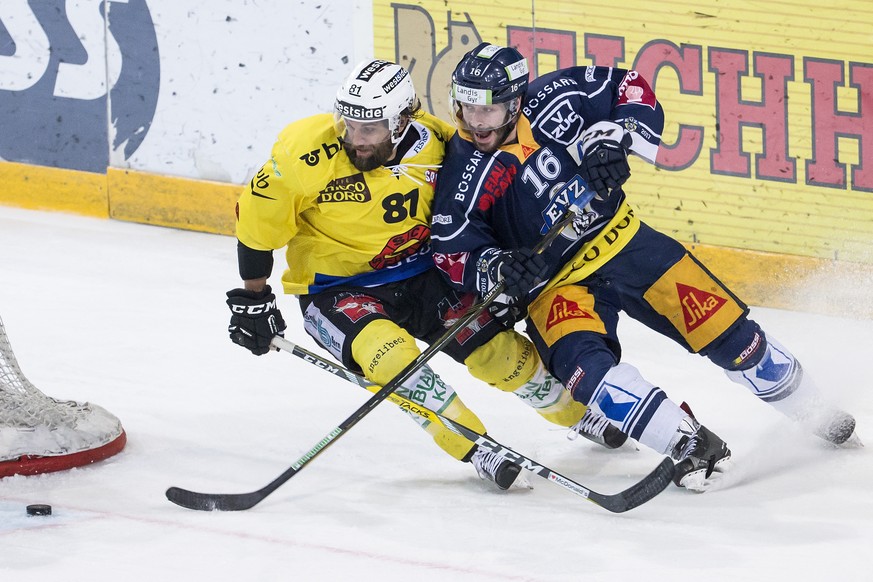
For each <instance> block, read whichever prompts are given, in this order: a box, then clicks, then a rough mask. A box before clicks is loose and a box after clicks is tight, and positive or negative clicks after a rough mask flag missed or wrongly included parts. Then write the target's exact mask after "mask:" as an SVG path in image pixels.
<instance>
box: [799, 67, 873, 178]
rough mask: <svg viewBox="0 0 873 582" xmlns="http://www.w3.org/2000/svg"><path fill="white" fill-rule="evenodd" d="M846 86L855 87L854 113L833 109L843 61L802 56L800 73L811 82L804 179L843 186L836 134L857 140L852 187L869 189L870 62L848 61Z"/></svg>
mask: <svg viewBox="0 0 873 582" xmlns="http://www.w3.org/2000/svg"><path fill="white" fill-rule="evenodd" d="M849 71H850V73H849V75H850V78H851V83H850V86H851V87H854V88H856V89H857V90H858V101H857V103H858V106H857V109H858V113H851V112H846V111H838V110H837V87H838V86H841V85H843V82H844V78H843V63H841V62H839V61H831V60H823V59H812V58H806V59H804V60H803V76H804V79H805V80H806V82H807V83H809V84H810V85H811V86H812V142H813V144H812V159H811V160H808V161H807V162H806V183H807V184H811V185H815V186H831V187H837V188H845V187H846V164H841V163H839V157H840V156H839V152H838V151H837V138H839V137H854V138H857V139H859V140H860V141H861V144H860V146H859V148H858V149H859V151H860V157H861V160H860V162H861V163H860V164H859V165H858V166H857V167H855V168H854V169H853V170H852V186H853V189H854V190H864V191H867V192H871V191H873V65H870V64H864V63H850V64H849Z"/></svg>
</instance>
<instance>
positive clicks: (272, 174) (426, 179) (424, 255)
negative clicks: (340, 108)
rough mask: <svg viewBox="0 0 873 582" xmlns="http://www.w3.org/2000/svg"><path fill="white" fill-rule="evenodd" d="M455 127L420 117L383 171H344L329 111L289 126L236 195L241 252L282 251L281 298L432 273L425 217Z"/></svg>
mask: <svg viewBox="0 0 873 582" xmlns="http://www.w3.org/2000/svg"><path fill="white" fill-rule="evenodd" d="M452 133H454V128H453V127H452V126H451V125H449V124H447V123H445V122H443V121H441V120H439V119H437V118H436V117H434V116H432V115H429V114H424V115H422V116H421V117H420V118H418V119H416V120H414V122H413V123H412V124H411V127H410V128H409V131H408V132H407V134H406V136H405V137H404V139H403V141H402V142H401V143H400V144H399V145H398V148H397V156H396V157H395V159H394V161H392V162H390V164H394V165H390V166H387V167H385V166H380V167H379V168H376V169H375V170H371V171H369V172H361V171H360V170H358V169H357V168H355V167H354V165H352V163H351V161H350V160H349V158H348V156H347V155H346V153H345V151H344V150H343V148H342V142H341V141H340V139H339V136H337V134H336V130H335V129H334V124H333V116H332V115H331V114H320V115H315V116H312V117H308V118H306V119H302V120H300V121H296V122H294V123H292V124H290V125H288V126H287V127H286V128H285V129H284V130H282V132H281V133H280V134H279V138H278V140H277V142H276V144H275V145H274V146H273V152H272V157H271V159H270V160H269V161H268V162H267V163H266V164H264V165H263V167H261V169H260V170H259V171H258V172H257V174H256V175H255V176H254V178H252V181H251V183H250V185H249V186H248V187H246V188H245V190H244V191H243V193H242V195H241V196H240V198H239V203H238V206H237V229H236V230H237V232H236V234H237V238H238V239H239V241H240V242H242V243H243V244H244V245H246V246H247V247H249V248H252V249H255V250H261V251H272V250H276V249H280V248H283V247H287V248H286V259H287V262H288V269H287V270H286V271H285V273H284V274H283V276H282V284H283V287H284V289H285V292H286V293H291V294H295V295H301V294H306V293H317V292H319V291H321V290H323V289H325V288H327V287H331V286H334V285H340V284H342V285H356V286H374V285H383V284H385V283H389V282H392V281H398V280H403V279H406V278H408V277H412V276H413V275H417V274H418V273H421V272H424V271H426V270H427V269H429V268H431V267H432V266H433V260H432V257H431V250H430V220H431V205H432V201H433V188H434V184H435V182H436V175H437V170H438V168H439V167H440V164H441V163H442V159H443V156H444V154H445V143H446V141H448V139H449V138H450V137H451V135H452Z"/></svg>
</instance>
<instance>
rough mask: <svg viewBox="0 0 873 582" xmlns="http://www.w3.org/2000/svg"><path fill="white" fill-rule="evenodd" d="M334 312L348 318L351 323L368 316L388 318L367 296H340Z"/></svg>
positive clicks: (375, 302)
mask: <svg viewBox="0 0 873 582" xmlns="http://www.w3.org/2000/svg"><path fill="white" fill-rule="evenodd" d="M333 309H334V311H336V312H338V313H342V314H343V315H345V316H346V317H348V318H349V319H350V320H351V322H352V323H357V322H358V320H360V319H361V318H364V317H367V316H368V315H373V314H379V315H384V316H385V317H388V315H387V314H386V313H385V309H384V308H383V307H382V304H381V303H379V302H378V301H376V299H374V298H373V297H370V296H369V295H360V294H352V293H347V294H343V295H342V296H340V298H339V299H338V300H337V302H336V304H335V305H334V306H333Z"/></svg>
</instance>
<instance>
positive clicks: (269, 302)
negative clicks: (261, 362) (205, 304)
mask: <svg viewBox="0 0 873 582" xmlns="http://www.w3.org/2000/svg"><path fill="white" fill-rule="evenodd" d="M227 306H228V307H229V308H230V312H231V314H232V315H231V316H230V325H228V326H227V332H228V334H229V335H230V340H231V341H232V342H233V343H235V344H237V345H240V346H243V347H244V348H246V349H247V350H249V351H251V352H252V353H253V354H255V355H256V356H261V355H263V354H266V353H267V352H269V351H270V342H271V341H273V338H274V337H276V336H277V335H282V334H283V332H284V331H285V328H286V326H285V320H284V319H283V318H282V313H281V312H280V311H279V309H278V308H277V307H276V296H275V295H273V290H272V289H270V286H269V285H267V286H266V287H264V289H263V290H261V291H249V290H248V289H234V290H232V291H228V292H227Z"/></svg>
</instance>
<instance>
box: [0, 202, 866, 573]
mask: <svg viewBox="0 0 873 582" xmlns="http://www.w3.org/2000/svg"><path fill="white" fill-rule="evenodd" d="M0 249H2V261H0V265H2V267H0V314H2V317H3V321H4V323H5V325H6V329H7V333H8V334H9V337H10V340H11V341H12V345H13V347H14V348H15V353H16V356H17V358H18V361H19V364H20V365H21V367H22V369H23V370H24V372H25V374H26V375H27V377H28V378H29V379H30V380H31V381H32V382H33V383H34V384H35V385H36V386H37V387H38V388H40V389H41V390H42V391H43V392H45V393H46V394H49V395H50V396H54V397H56V398H62V399H74V400H80V401H82V400H87V401H90V402H94V403H95V404H99V405H100V406H103V407H104V408H106V409H107V410H109V411H110V412H111V413H113V414H115V415H116V416H118V417H119V418H120V419H121V421H122V423H123V424H124V427H125V429H126V431H127V433H128V438H129V444H128V446H127V448H126V449H125V451H123V452H122V453H121V454H120V455H118V456H116V457H113V458H111V459H109V460H108V461H105V462H103V463H100V464H98V465H94V466H91V467H87V468H80V469H74V470H72V471H69V472H65V473H56V474H51V475H42V476H38V477H27V478H24V477H12V478H6V479H2V480H0V579H2V580H4V581H5V580H10V581H11V580H22V581H25V580H26V581H41V580H52V581H56V580H73V581H80V580H81V581H103V580H106V581H109V580H112V581H116V580H126V581H139V580H156V579H159V580H166V581H171V582H172V581H176V580H186V581H188V580H209V581H215V582H218V581H240V580H246V581H248V580H259V581H260V580H265V581H272V580H328V581H331V580H379V581H380V582H393V581H398V582H401V581H402V582H412V581H416V582H424V581H440V582H444V581H446V580H452V581H467V580H470V581H474V580H485V581H487V580H494V581H500V582H504V581H517V580H537V581H540V580H542V581H576V580H593V581H600V580H613V581H617V580H647V581H661V580H664V581H670V582H675V581H676V580H700V581H702V582H704V581H705V582H717V581H732V582H733V581H745V580H752V581H757V580H762V581H763V580H791V581H806V580H809V581H816V582H818V581H821V580H861V579H865V577H866V576H867V574H864V572H867V571H868V570H869V568H868V566H867V564H865V562H864V560H865V558H864V555H865V553H866V552H867V551H869V548H870V547H871V545H873V501H871V496H870V495H869V493H868V491H869V490H870V487H871V483H873V464H871V454H870V451H871V447H867V448H862V449H854V450H834V449H832V448H829V447H828V446H827V445H825V444H823V443H822V442H820V441H818V440H817V439H816V438H815V437H812V436H808V435H806V434H804V433H802V432H800V431H799V430H798V429H797V428H796V427H795V426H794V425H791V424H789V423H788V422H787V421H785V420H784V419H782V418H781V417H780V416H779V414H778V413H776V412H775V411H774V410H772V409H771V408H770V407H768V406H767V405H766V404H763V403H761V402H759V401H757V400H756V399H755V398H754V397H752V396H751V394H749V393H747V392H745V391H744V389H743V388H741V387H739V386H737V385H735V384H732V383H731V382H729V381H728V380H727V378H725V377H724V375H723V374H722V373H721V372H720V371H719V370H717V369H715V368H714V367H713V366H712V365H710V364H709V363H708V362H707V361H706V360H703V359H702V358H699V357H697V356H691V355H688V354H686V353H685V352H684V351H683V350H681V349H680V348H678V347H677V346H675V345H673V344H672V343H670V342H669V341H667V340H666V339H664V338H661V337H660V336H657V335H655V334H653V333H652V332H650V331H648V330H647V329H645V328H643V327H642V326H639V325H637V324H635V323H634V322H629V321H628V322H625V323H623V324H622V326H621V328H620V332H621V334H622V338H623V342H624V353H625V358H626V360H627V361H629V362H631V363H633V364H635V365H636V366H637V367H639V368H640V369H641V370H642V372H643V374H644V375H645V376H646V377H647V378H648V379H650V380H651V381H653V382H657V383H658V384H659V385H661V386H663V387H664V388H665V389H666V390H667V392H668V394H670V395H671V397H672V398H673V399H674V400H676V401H677V402H679V401H682V400H688V402H689V403H690V404H691V406H692V408H693V409H694V412H695V413H696V415H697V416H698V417H699V418H700V419H701V420H702V421H703V422H704V423H705V424H706V425H707V426H709V427H710V428H712V429H713V430H715V431H716V432H717V433H718V434H719V435H720V436H722V437H723V438H724V439H725V440H727V441H728V443H729V444H730V446H731V448H732V450H733V452H734V458H735V465H734V469H733V471H732V472H731V473H730V474H729V475H728V476H727V477H726V483H725V484H724V485H725V486H724V487H722V488H721V489H719V490H716V491H712V492H708V493H705V494H702V495H701V494H692V493H690V492H687V491H682V490H678V489H675V488H671V489H668V490H667V491H666V492H665V493H663V494H662V495H660V496H659V497H657V498H655V499H654V500H652V501H651V502H649V503H648V504H646V505H644V506H642V507H640V508H637V509H635V510H633V511H630V512H628V513H625V514H622V515H614V514H610V513H608V512H606V511H604V510H603V509H601V508H599V507H597V506H595V505H594V504H592V503H588V502H586V501H584V500H583V499H581V498H579V497H576V496H574V495H571V494H570V493H568V492H567V491H565V490H563V489H561V488H559V487H556V486H554V485H551V484H549V483H547V482H545V481H543V480H542V479H539V478H537V477H531V479H530V482H531V484H532V485H533V487H534V488H533V489H531V490H522V489H514V490H511V491H509V492H507V493H499V492H496V491H493V490H492V489H491V488H489V487H488V485H487V484H486V483H485V482H483V481H480V480H479V478H478V477H477V476H476V473H475V471H474V470H473V468H472V467H471V466H469V465H463V464H461V463H458V462H456V461H454V460H453V459H450V458H449V457H447V456H446V455H444V454H442V453H441V452H440V451H439V450H438V449H437V448H436V447H435V446H434V445H433V444H432V442H431V441H430V440H429V439H428V438H427V437H426V435H425V434H424V432H423V431H421V430H420V429H418V428H417V427H416V426H415V425H414V424H413V423H412V422H410V421H409V420H408V419H407V418H405V417H404V416H403V415H402V414H400V413H399V412H398V411H397V410H393V406H392V405H391V404H390V403H387V402H386V403H383V404H381V405H380V406H379V407H378V408H376V409H375V410H374V411H373V413H372V414H370V415H369V416H368V417H367V418H365V419H364V420H362V421H361V422H360V423H359V424H358V425H357V426H355V427H354V428H353V429H352V430H351V431H350V432H349V433H348V434H347V435H346V436H344V437H343V439H342V440H341V441H340V442H337V443H336V444H335V445H334V446H332V447H331V448H330V449H329V450H328V451H326V452H325V453H324V454H323V455H321V456H320V457H319V458H318V459H316V460H314V461H313V462H312V463H311V464H310V465H308V466H307V467H306V468H305V470H304V471H302V472H301V473H300V474H299V475H297V476H296V477H294V478H293V479H292V480H291V481H290V482H288V483H286V484H285V485H284V486H282V487H281V488H280V489H279V490H277V491H276V492H275V493H274V494H273V495H271V496H270V497H269V498H267V500H265V501H264V502H263V503H261V504H260V505H258V506H257V507H255V508H254V509H252V510H250V511H247V512H240V513H200V512H194V511H189V510H185V509H182V508H180V507H177V506H175V505H173V504H171V503H170V502H168V501H167V500H166V499H165V498H164V491H165V490H166V488H167V487H168V486H170V485H177V486H181V487H185V488H189V489H195V490H202V491H214V492H246V491H252V490H254V489H258V488H260V487H261V486H263V485H264V484H266V483H267V482H269V481H270V480H272V479H273V478H274V477H276V476H277V475H279V474H280V473H281V472H282V471H284V470H285V469H286V468H287V467H288V466H290V464H291V463H292V462H294V461H295V460H296V459H297V458H298V457H299V456H300V455H302V454H303V453H305V452H306V451H307V450H309V449H310V448H311V447H312V446H313V445H314V444H315V443H316V442H318V441H319V440H320V439H321V438H322V437H323V436H325V435H326V434H327V433H328V432H329V431H330V430H331V429H332V428H333V427H335V426H336V425H337V424H338V423H339V422H340V421H342V420H343V419H344V418H345V417H346V416H348V415H349V414H350V413H351V412H352V411H354V410H355V409H356V408H357V407H358V406H359V405H360V404H361V403H363V402H364V401H365V399H366V398H367V396H368V394H367V393H366V392H364V391H363V390H361V389H360V388H357V387H355V386H353V385H351V384H347V383H344V382H342V381H341V380H339V379H337V378H335V377H333V376H331V375H329V374H327V373H325V372H322V371H320V370H319V369H317V368H316V367H314V366H310V365H308V364H305V363H304V362H302V361H300V360H298V359H296V358H294V357H292V356H289V355H287V354H283V353H274V354H269V355H266V356H263V357H260V358H256V357H254V356H252V355H251V354H249V353H248V352H246V351H244V350H243V349H241V348H239V347H237V346H234V345H233V344H231V343H230V341H229V340H228V339H227V336H226V326H227V319H228V314H227V307H226V306H225V303H224V293H225V291H226V290H228V289H230V288H232V287H234V286H236V285H237V283H238V281H237V268H236V251H235V243H234V241H233V239H231V238H228V237H220V236H214V235H203V234H197V233H191V232H183V231H176V230H168V229H162V228H156V227H148V226H142V225H135V224H128V223H122V222H116V221H108V220H97V219H90V218H82V217H77V216H71V215H63V214H53V213H43V212H33V211H24V210H18V209H11V208H0ZM281 264H282V258H281V256H280V255H279V254H277V265H281ZM278 275H279V268H278V267H277V269H276V273H275V274H274V278H273V281H272V282H273V285H274V288H278V287H279V285H278ZM833 284H834V285H839V284H840V282H839V281H835V282H833ZM821 300H822V301H825V300H826V298H822V299H821ZM280 306H281V307H282V309H283V313H284V315H285V318H286V319H287V320H288V323H289V331H288V334H287V335H288V337H289V338H291V339H293V340H294V341H295V342H297V343H299V344H301V345H303V346H304V347H307V348H309V349H312V350H317V349H318V348H316V347H315V345H314V343H313V342H312V341H311V340H309V338H308V337H307V336H306V335H305V333H304V332H303V331H302V324H301V318H300V314H299V311H298V309H297V305H296V301H295V300H293V299H292V298H289V297H282V298H280ZM753 316H754V317H755V318H756V319H757V320H758V321H759V322H761V323H762V324H763V325H764V327H765V329H766V330H767V331H768V332H769V333H771V334H773V335H774V336H776V337H778V338H779V339H780V340H781V342H782V343H783V344H785V345H786V346H787V347H789V348H790V349H791V350H792V351H794V352H795V354H797V355H798V356H799V357H800V358H801V359H802V361H803V363H804V366H805V368H806V370H807V372H808V373H810V374H813V375H814V376H815V377H816V379H817V380H818V383H819V384H820V385H824V386H827V387H828V389H829V390H830V391H831V392H832V395H833V397H834V398H835V399H837V400H838V401H839V402H840V403H841V404H842V405H843V406H845V407H846V408H847V409H848V410H850V411H851V412H853V413H854V414H855V415H856V417H857V419H858V423H859V433H860V435H861V437H862V439H863V438H864V436H865V434H867V435H869V434H873V433H870V429H869V428H868V427H871V426H873V399H871V395H870V390H871V381H870V373H869V367H868V364H869V362H870V360H869V357H870V349H871V346H873V321H869V320H862V321H852V320H849V319H840V318H834V317H825V316H820V315H811V314H807V313H795V312H787V311H777V310H772V309H760V308H756V309H754V310H753ZM434 367H435V369H437V371H438V372H440V373H441V375H442V376H443V377H444V378H445V379H446V380H447V381H449V382H450V383H452V384H453V385H454V386H455V387H456V388H457V389H458V390H459V391H460V392H461V393H462V395H463V397H464V400H465V401H466V402H467V404H468V405H469V406H470V407H471V408H472V409H473V410H475V411H476V412H477V413H478V414H479V416H480V417H481V418H482V419H483V420H484V422H485V424H486V425H487V426H488V430H489V432H490V433H491V434H492V435H493V436H494V437H495V438H497V439H498V440H499V441H501V442H504V443H505V444H507V445H509V446H512V447H514V448H515V449H517V450H519V451H521V452H524V453H526V454H528V455H529V456H531V457H533V458H534V459H537V460H539V461H541V462H543V463H545V464H546V465H548V466H550V467H552V468H554V469H556V470H558V471H560V472H561V473H564V474H566V475H568V476H571V477H573V478H575V479H576V480H577V481H579V482H580V483H582V484H584V485H586V486H588V487H590V488H592V489H595V490H597V491H600V492H604V493H612V492H615V491H618V490H620V489H623V488H625V487H627V486H628V485H630V484H631V483H633V482H634V481H636V480H638V479H640V478H642V476H643V475H645V474H646V473H648V472H649V471H650V470H651V469H652V468H653V467H654V466H655V465H656V464H657V463H658V461H659V457H658V456H657V455H655V454H654V453H652V452H650V451H648V450H639V451H634V450H628V449H622V450H620V451H617V452H610V451H606V450H603V449H600V448H598V447H597V446H596V445H593V444H591V443H589V442H588V441H585V440H584V439H579V440H576V441H574V442H570V441H568V440H567V439H565V431H562V430H554V429H553V428H552V425H549V424H548V423H546V422H545V421H543V420H541V419H540V418H539V417H537V415H536V414H535V413H533V412H532V411H531V410H530V409H528V408H526V407H525V406H524V405H522V404H521V403H520V402H517V401H515V399H514V398H512V397H511V396H508V395H504V394H500V393H497V392H496V391H494V390H493V389H490V388H488V387H487V386H485V385H483V384H480V383H478V382H477V381H474V380H472V379H471V378H469V377H468V376H467V374H466V372H465V370H464V369H463V368H461V367H459V366H457V365H456V364H454V363H453V362H451V361H450V360H448V359H447V358H445V357H444V356H442V355H440V356H437V358H436V359H435V361H434ZM867 440H868V441H870V440H873V436H867ZM30 503H49V504H51V505H52V507H53V515H52V516H50V517H27V516H26V514H25V506H26V505H27V504H30Z"/></svg>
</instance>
